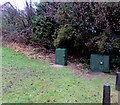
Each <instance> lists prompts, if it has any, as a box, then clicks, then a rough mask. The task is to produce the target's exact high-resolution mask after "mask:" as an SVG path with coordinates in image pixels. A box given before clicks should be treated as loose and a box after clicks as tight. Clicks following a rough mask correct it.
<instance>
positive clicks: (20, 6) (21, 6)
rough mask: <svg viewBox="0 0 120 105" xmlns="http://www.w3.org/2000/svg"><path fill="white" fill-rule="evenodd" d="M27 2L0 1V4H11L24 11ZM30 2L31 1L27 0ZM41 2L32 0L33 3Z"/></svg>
mask: <svg viewBox="0 0 120 105" xmlns="http://www.w3.org/2000/svg"><path fill="white" fill-rule="evenodd" d="M25 1H26V0H0V4H4V3H5V2H10V3H11V4H12V5H14V6H17V8H18V9H24V7H25ZM27 1H28V2H29V1H30V0H27ZM34 2H38V3H39V2H40V0H32V3H34Z"/></svg>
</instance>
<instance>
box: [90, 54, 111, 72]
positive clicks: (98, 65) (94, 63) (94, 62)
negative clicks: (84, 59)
mask: <svg viewBox="0 0 120 105" xmlns="http://www.w3.org/2000/svg"><path fill="white" fill-rule="evenodd" d="M90 67H91V70H92V71H101V72H109V56H108V55H100V54H91V57H90Z"/></svg>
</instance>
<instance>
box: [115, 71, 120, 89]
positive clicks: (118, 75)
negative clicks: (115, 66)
mask: <svg viewBox="0 0 120 105" xmlns="http://www.w3.org/2000/svg"><path fill="white" fill-rule="evenodd" d="M115 89H116V90H118V91H120V72H117V73H116V85H115Z"/></svg>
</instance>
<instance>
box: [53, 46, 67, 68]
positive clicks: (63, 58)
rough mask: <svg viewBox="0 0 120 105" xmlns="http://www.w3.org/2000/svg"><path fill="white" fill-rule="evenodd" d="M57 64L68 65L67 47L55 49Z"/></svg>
mask: <svg viewBox="0 0 120 105" xmlns="http://www.w3.org/2000/svg"><path fill="white" fill-rule="evenodd" d="M55 64H59V65H64V66H66V65H67V49H65V48H57V49H56V51H55Z"/></svg>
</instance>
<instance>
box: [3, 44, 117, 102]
mask: <svg viewBox="0 0 120 105" xmlns="http://www.w3.org/2000/svg"><path fill="white" fill-rule="evenodd" d="M73 72H74V73H75V72H76V70H71V69H68V68H65V67H64V68H58V69H56V68H54V67H51V66H50V65H49V62H47V61H41V60H39V59H37V60H36V59H28V58H27V57H26V56H24V55H23V54H20V53H19V52H15V51H13V50H11V49H8V48H6V47H4V46H3V47H2V92H3V94H2V102H3V103H47V102H49V103H76V102H77V103H102V95H103V85H104V83H106V80H104V79H100V78H97V77H94V78H92V80H89V79H85V78H87V77H85V76H84V75H83V76H79V77H78V76H73V75H72V73H73ZM106 77H108V78H112V81H109V83H110V85H111V102H112V103H116V102H117V100H118V98H117V97H118V93H117V91H115V77H114V76H110V75H106Z"/></svg>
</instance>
